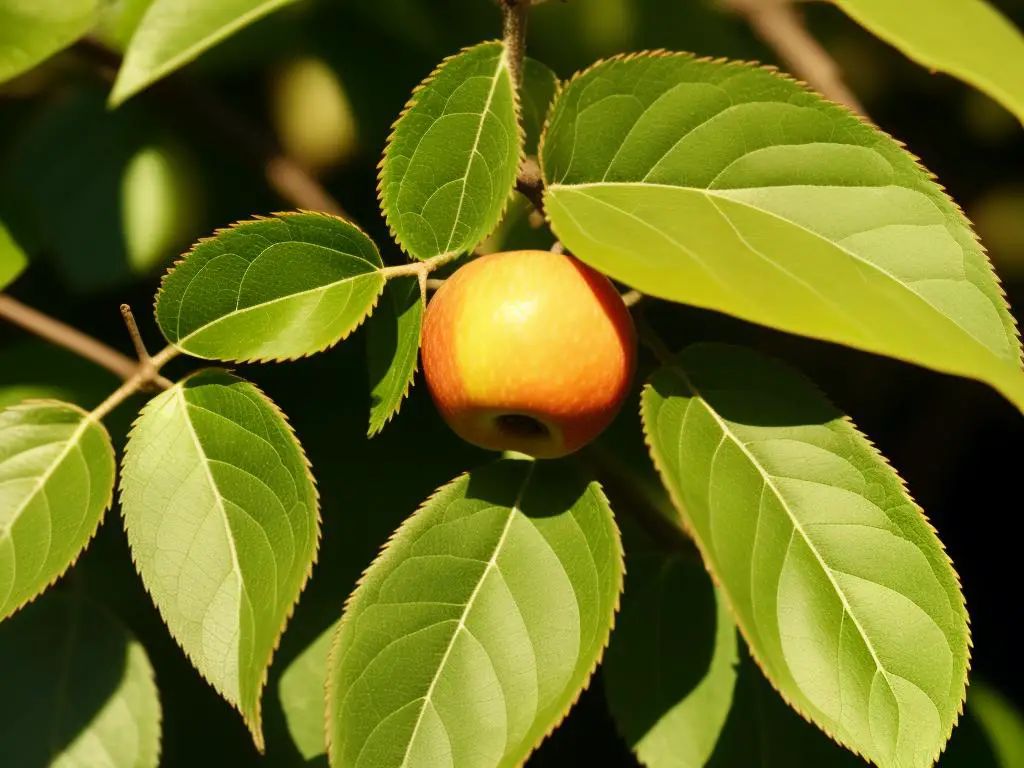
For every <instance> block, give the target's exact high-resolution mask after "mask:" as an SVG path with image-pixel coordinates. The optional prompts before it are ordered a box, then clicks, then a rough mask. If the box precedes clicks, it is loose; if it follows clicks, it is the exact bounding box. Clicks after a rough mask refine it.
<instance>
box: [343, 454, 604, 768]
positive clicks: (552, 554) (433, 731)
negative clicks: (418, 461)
mask: <svg viewBox="0 0 1024 768" xmlns="http://www.w3.org/2000/svg"><path fill="white" fill-rule="evenodd" d="M569 466H571V465H565V464H557V463H551V462H541V463H538V464H535V463H533V462H528V461H516V460H507V461H500V462H496V463H494V464H491V465H488V466H486V467H484V468H483V469H480V470H477V471H474V472H472V473H471V474H468V475H463V476H462V477H460V478H458V479H457V480H455V481H454V482H452V483H450V484H449V485H447V486H445V487H444V488H442V489H441V490H440V491H438V492H437V494H435V495H434V496H433V497H432V498H431V499H430V500H429V501H428V502H427V503H426V504H425V505H424V506H423V507H422V508H421V509H420V510H419V511H418V512H417V513H416V514H414V515H413V516H412V517H410V518H409V519H408V520H407V521H406V522H405V523H404V524H403V525H402V527H401V528H399V530H398V532H397V533H396V534H395V536H394V537H393V538H392V539H391V541H390V542H389V543H388V545H387V547H386V548H385V549H384V551H383V553H382V554H381V556H380V557H379V558H378V559H377V561H376V562H375V563H374V564H373V565H372V566H371V567H370V569H369V570H368V571H367V572H366V574H365V576H364V577H363V580H362V582H361V584H360V585H359V587H358V588H357V589H356V591H355V592H354V593H353V595H352V597H351V598H350V600H349V603H348V605H347V607H346V610H345V615H344V616H343V617H342V621H341V626H340V628H339V630H338V636H337V641H336V645H335V649H334V651H333V653H332V655H331V663H330V671H329V673H328V674H329V678H328V686H327V699H328V704H327V706H328V729H327V732H328V746H329V754H330V757H331V764H332V765H333V766H335V767H336V768H344V767H345V766H356V765H361V766H362V765H398V764H400V763H401V764H403V765H431V766H433V765H447V766H452V767H453V768H462V766H470V765H474V766H513V765H519V764H521V763H522V762H523V761H524V760H525V759H526V757H527V755H529V753H530V752H531V751H532V750H533V749H534V747H535V746H536V745H537V744H538V743H539V742H540V741H541V740H542V739H543V738H544V736H545V735H546V734H547V733H549V732H550V731H551V730H552V729H553V728H554V727H555V726H556V725H557V724H558V723H559V722H560V721H561V719H562V718H563V717H564V716H565V714H566V712H567V710H568V709H569V707H570V706H572V704H573V702H574V701H575V699H576V697H577V696H578V695H579V692H580V690H581V689H582V688H583V687H584V686H585V685H586V684H587V681H588V680H589V678H590V675H591V673H592V672H593V670H594V667H595V666H596V664H597V662H598V660H599V659H600V656H601V652H602V650H603V648H604V646H605V643H606V642H607V639H608V633H609V631H610V630H611V625H612V621H613V618H614V613H615V608H616V605H617V603H618V598H619V591H620V589H621V586H622V549H621V545H620V542H619V535H618V529H617V528H616V526H615V521H614V519H613V517H612V514H611V510H610V509H609V508H608V504H607V502H606V501H605V498H604V494H603V493H602V492H601V490H600V488H599V487H598V486H597V484H596V483H588V482H587V481H586V480H584V479H581V478H579V477H578V476H577V475H575V473H574V472H573V471H572V470H571V469H569Z"/></svg>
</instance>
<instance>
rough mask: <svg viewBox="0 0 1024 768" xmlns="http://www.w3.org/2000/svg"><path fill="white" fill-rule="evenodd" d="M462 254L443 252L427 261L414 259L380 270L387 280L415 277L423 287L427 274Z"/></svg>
mask: <svg viewBox="0 0 1024 768" xmlns="http://www.w3.org/2000/svg"><path fill="white" fill-rule="evenodd" d="M460 255H461V254H459V253H442V254H441V255H440V256H434V257H433V258H432V259H427V260H426V261H414V262H412V263H411V264H398V265H396V266H394V267H384V268H383V269H382V270H381V271H380V272H381V274H382V275H384V278H385V279H387V280H390V279H391V278H393V277H415V278H416V279H417V280H420V281H421V283H420V285H421V287H422V281H423V280H426V279H427V275H429V274H430V273H431V272H433V271H434V270H435V269H437V268H438V267H443V266H444V265H445V264H447V263H448V262H450V261H454V260H455V259H457V258H459V256H460Z"/></svg>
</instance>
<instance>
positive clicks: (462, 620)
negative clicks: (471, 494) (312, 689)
mask: <svg viewBox="0 0 1024 768" xmlns="http://www.w3.org/2000/svg"><path fill="white" fill-rule="evenodd" d="M535 467H536V463H535V462H531V463H530V467H529V469H527V470H526V474H525V476H524V477H523V484H522V485H521V486H520V487H519V492H518V493H517V494H516V499H515V501H514V502H513V503H512V506H511V507H509V511H508V519H507V520H506V521H505V526H504V527H503V528H502V531H501V535H500V536H499V537H498V541H497V543H496V544H495V545H494V552H492V553H491V558H490V560H488V561H487V564H486V565H485V566H484V569H483V572H482V573H481V574H480V579H479V580H478V581H477V583H476V586H475V587H474V588H473V591H472V592H471V593H470V595H469V598H468V599H467V600H466V605H465V608H464V609H463V611H462V615H461V616H459V622H458V624H457V625H456V627H455V631H454V632H452V636H451V639H450V640H449V641H448V647H447V648H445V651H444V655H443V656H442V657H441V661H440V663H439V664H438V665H437V671H436V672H435V673H434V677H433V679H431V681H430V685H429V686H428V688H427V692H426V693H425V694H424V695H423V700H422V703H421V704H420V711H419V714H418V715H417V716H416V724H415V725H414V726H413V729H412V733H411V734H410V736H409V743H408V744H407V745H406V748H405V754H404V755H403V756H402V762H401V763H400V765H399V768H405V765H406V763H407V762H408V761H409V755H410V753H411V751H412V745H413V744H415V743H416V735H417V733H418V732H419V729H420V725H421V724H422V723H423V716H424V714H425V713H426V711H427V705H428V704H430V703H431V696H432V695H433V693H434V688H435V687H436V686H437V683H438V681H439V680H440V679H441V673H442V672H444V668H445V665H446V664H447V663H448V658H449V657H450V656H451V653H452V649H454V648H455V641H456V640H457V639H458V636H459V633H460V632H461V631H463V630H465V628H466V620H467V619H468V618H469V614H470V612H471V611H472V610H473V604H474V603H475V601H476V598H477V596H478V595H479V594H480V590H481V589H483V585H484V582H485V581H487V577H488V576H489V575H490V573H491V570H492V569H493V568H496V567H497V564H498V556H499V555H500V554H501V550H502V547H503V546H504V544H505V539H506V538H507V536H508V532H509V531H510V530H511V528H512V521H513V520H515V517H516V513H518V512H520V509H519V505H520V504H521V503H522V500H523V494H524V493H526V486H527V485H529V483H530V479H531V478H532V477H533V470H534V468H535Z"/></svg>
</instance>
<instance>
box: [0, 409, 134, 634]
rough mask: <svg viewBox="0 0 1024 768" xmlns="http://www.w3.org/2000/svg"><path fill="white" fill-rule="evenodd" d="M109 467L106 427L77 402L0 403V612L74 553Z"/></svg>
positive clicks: (103, 492)
mask: <svg viewBox="0 0 1024 768" xmlns="http://www.w3.org/2000/svg"><path fill="white" fill-rule="evenodd" d="M115 471H116V465H115V461H114V449H113V447H112V446H111V444H110V437H109V435H107V431H106V430H105V429H104V428H103V425H102V424H100V423H99V422H98V421H95V420H94V419H92V418H90V416H89V414H88V413H86V412H85V411H83V410H82V409H81V408H78V407H77V406H74V405H71V404H70V403H61V402H58V401H56V400H30V401H28V402H24V403H21V404H20V405H13V406H11V407H10V408H7V409H5V410H3V411H0V619H3V618H6V617H7V616H10V615H11V614H12V613H14V611H16V610H18V609H19V608H20V607H21V606H23V605H24V604H25V603H26V602H28V601H29V600H31V599H32V598H34V597H36V596H37V595H38V594H39V593H40V592H42V591H43V590H45V589H46V588H47V587H48V586H49V585H50V584H52V583H53V582H54V581H55V580H56V579H57V577H59V576H60V575H61V574H63V573H64V571H66V570H67V569H68V568H69V567H70V566H71V564H72V563H73V562H75V560H76V559H78V555H79V554H80V553H81V551H82V550H83V549H84V548H85V546H86V544H88V543H89V540H90V539H91V538H92V537H93V535H94V534H95V533H96V529H97V528H98V527H99V524H100V520H101V519H102V518H103V513H104V512H106V511H107V508H108V507H109V506H110V502H111V500H112V498H113V493H114V474H115Z"/></svg>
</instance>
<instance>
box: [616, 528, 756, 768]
mask: <svg viewBox="0 0 1024 768" xmlns="http://www.w3.org/2000/svg"><path fill="white" fill-rule="evenodd" d="M627 541H628V540H627ZM626 574H627V575H626V588H625V590H624V591H623V604H622V611H621V613H620V614H619V617H618V620H617V621H616V626H615V632H614V633H613V635H612V640H611V643H610V644H609V646H608V654H607V656H606V657H605V660H604V666H603V670H604V687H605V692H606V695H607V697H608V706H609V709H610V710H611V713H612V716H613V717H614V718H615V722H616V725H617V727H618V729H619V732H620V733H621V734H622V736H623V738H625V740H626V743H627V744H629V747H630V749H632V750H633V751H634V752H635V753H636V755H637V758H638V759H639V760H640V762H641V763H643V764H644V765H646V766H649V768H663V767H667V766H672V767H673V768H702V766H704V765H705V764H706V763H707V761H708V759H709V758H710V757H711V753H712V752H713V751H714V749H715V744H716V743H717V741H718V737H719V734H720V733H721V731H722V727H723V726H724V725H725V719H726V716H727V715H728V714H729V709H730V707H731V706H732V701H733V688H734V687H735V685H736V663H737V654H736V647H737V642H736V625H735V624H734V623H733V620H732V616H731V615H730V613H729V609H728V607H727V606H726V605H725V602H724V601H723V600H722V598H721V597H720V596H718V595H717V593H716V590H715V588H714V587H713V586H712V584H711V580H710V579H709V578H708V575H707V572H706V571H705V570H704V568H703V567H702V565H701V564H700V562H699V561H695V560H694V559H691V558H688V557H686V556H685V555H682V554H671V555H670V554H665V553H656V552H639V553H634V552H633V551H632V550H629V549H627V556H626Z"/></svg>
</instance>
